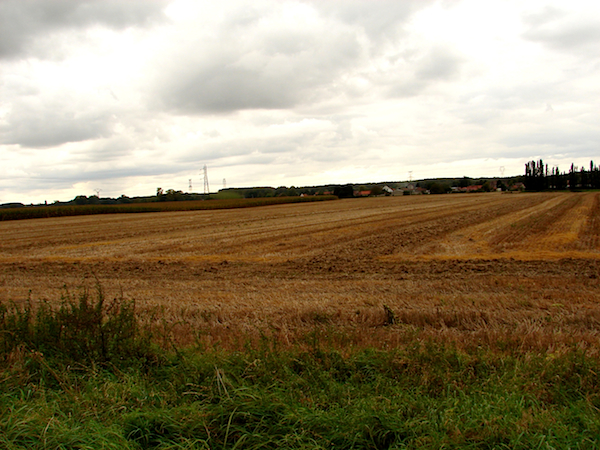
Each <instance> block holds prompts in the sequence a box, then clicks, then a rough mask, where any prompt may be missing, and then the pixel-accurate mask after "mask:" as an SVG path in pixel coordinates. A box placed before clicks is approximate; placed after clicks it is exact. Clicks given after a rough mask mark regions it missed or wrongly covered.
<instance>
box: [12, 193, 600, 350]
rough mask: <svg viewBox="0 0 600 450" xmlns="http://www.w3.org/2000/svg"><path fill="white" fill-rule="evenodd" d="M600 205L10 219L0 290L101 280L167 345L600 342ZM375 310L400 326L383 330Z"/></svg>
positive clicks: (493, 201) (428, 200) (444, 203)
mask: <svg viewBox="0 0 600 450" xmlns="http://www.w3.org/2000/svg"><path fill="white" fill-rule="evenodd" d="M599 208H600V206H599V197H598V195H597V194H595V193H579V194H573V193H555V194H519V195H499V194H498V195H496V194H492V195H485V194H482V195H466V196H465V195H462V196H461V195H456V196H430V197H425V196H423V197H400V198H373V199H356V200H345V201H337V202H320V203H316V204H312V203H311V204H294V205H278V206H270V207H265V208H256V209H243V210H218V211H192V212H189V211H186V212H169V213H160V214H144V215H135V214H122V215H102V216H85V217H65V218H52V219H39V220H30V221H19V222H5V223H0V234H1V235H2V236H3V239H2V244H1V245H2V247H1V250H0V280H1V284H0V295H1V298H3V299H5V300H7V299H11V300H13V301H16V302H22V301H24V300H25V299H26V298H28V297H29V296H31V297H32V298H34V299H44V300H48V301H50V302H58V301H59V300H60V298H61V296H63V295H64V294H65V291H64V287H65V286H67V288H68V289H71V290H76V289H77V288H78V287H79V286H87V287H93V286H94V284H96V283H99V284H100V285H101V286H102V288H103V289H104V290H105V293H106V294H107V296H109V297H115V296H119V295H121V292H122V294H123V295H124V296H125V297H126V298H129V299H133V300H135V301H136V303H137V306H138V308H139V309H140V311H144V310H155V309H156V308H160V309H161V310H162V311H163V313H164V314H165V315H166V317H168V320H169V321H171V322H172V323H173V338H174V339H176V340H180V341H181V340H183V341H186V342H187V341H189V340H190V339H203V340H205V341H206V342H207V343H216V342H219V343H220V345H223V346H227V345H230V344H231V345H233V343H234V342H237V341H239V338H240V337H241V336H244V337H252V335H255V334H256V335H258V334H260V333H264V332H266V331H268V332H269V333H272V334H275V335H277V339H279V340H281V341H282V342H284V343H293V342H294V340H295V338H296V337H298V336H300V335H302V334H303V333H305V332H306V331H309V330H311V329H312V328H313V327H314V326H315V324H316V325H321V324H322V323H326V324H328V325H330V326H332V327H334V328H336V327H337V328H341V329H344V330H345V331H346V332H349V333H350V334H353V335H356V337H355V341H353V345H358V346H363V345H375V344H378V345H383V344H385V345H392V346H393V345H398V344H399V343H402V342H403V341H404V340H405V339H408V338H409V337H410V339H413V338H414V336H415V334H417V335H426V336H433V337H440V338H442V339H452V340H455V341H457V342H460V343H462V344H464V345H476V344H477V345H479V344H478V343H479V342H480V341H482V340H483V342H488V343H489V345H494V342H496V340H497V337H498V336H500V335H502V336H503V337H502V340H503V341H504V340H508V341H511V342H512V344H511V345H518V346H525V347H527V346H534V347H541V348H545V349H553V348H555V347H557V346H558V347H560V346H561V345H567V344H570V343H573V342H578V343H579V345H581V346H588V345H589V346H591V347H592V348H593V349H594V351H596V350H597V347H598V344H597V342H598V334H597V333H598V331H597V330H598V325H599V321H600V310H599V309H598V304H597V302H598V301H599V300H600V299H599V296H598V294H599V291H598V283H599V281H598V278H597V276H598V262H599V261H598V259H599V258H600V240H599V236H600V222H599V214H598V213H599ZM30 290H31V293H30V292H29V291H30ZM383 305H387V306H388V307H389V308H391V310H392V311H394V313H395V314H396V320H397V324H396V325H395V326H393V327H379V326H378V324H381V323H383V322H384V321H385V317H386V315H385V314H386V313H385V311H384V308H383ZM193 330H196V331H195V332H194V331H193ZM198 330H201V335H198ZM194 333H196V335H194ZM513 341H514V342H513ZM462 344H461V345H462ZM503 345H504V344H503Z"/></svg>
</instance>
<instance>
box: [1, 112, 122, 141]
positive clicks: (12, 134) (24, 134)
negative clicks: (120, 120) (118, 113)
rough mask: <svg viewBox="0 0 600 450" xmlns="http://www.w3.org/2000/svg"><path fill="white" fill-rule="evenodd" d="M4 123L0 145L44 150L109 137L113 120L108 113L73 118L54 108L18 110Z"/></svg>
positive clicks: (72, 115)
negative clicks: (14, 145)
mask: <svg viewBox="0 0 600 450" xmlns="http://www.w3.org/2000/svg"><path fill="white" fill-rule="evenodd" d="M6 122H7V123H6V124H3V125H0V144H9V145H10V144H18V145H21V146H23V147H33V148H44V147H51V146H55V145H60V144H64V143H66V142H79V141H84V140H88V139H94V138H99V137H106V136H109V135H110V134H112V131H111V128H112V122H113V118H112V116H111V115H110V114H107V113H96V114H90V113H84V114H77V115H75V114H72V113H69V112H64V111H60V110H59V109H54V108H47V109H46V108H44V109H43V110H42V111H40V110H39V109H38V108H26V107H20V108H19V109H18V110H16V111H13V112H12V113H11V114H10V115H9V116H8V118H7V119H6Z"/></svg>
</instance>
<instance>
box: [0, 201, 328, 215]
mask: <svg viewBox="0 0 600 450" xmlns="http://www.w3.org/2000/svg"><path fill="white" fill-rule="evenodd" d="M334 199H336V200H337V197H335V196H333V195H318V196H307V197H261V198H235V199H212V200H194V201H175V202H146V203H123V204H114V205H104V204H98V205H50V206H35V207H34V206H31V207H22V208H0V221H5V220H25V219H40V218H50V217H68V216H90V215H97V214H130V213H149V212H170V211H205V210H211V209H235V208H252V207H256V206H267V205H281V204H284V203H307V202H318V201H323V200H334Z"/></svg>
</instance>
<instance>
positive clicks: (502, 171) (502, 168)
mask: <svg viewBox="0 0 600 450" xmlns="http://www.w3.org/2000/svg"><path fill="white" fill-rule="evenodd" d="M504 170H505V168H504V166H500V177H501V178H504Z"/></svg>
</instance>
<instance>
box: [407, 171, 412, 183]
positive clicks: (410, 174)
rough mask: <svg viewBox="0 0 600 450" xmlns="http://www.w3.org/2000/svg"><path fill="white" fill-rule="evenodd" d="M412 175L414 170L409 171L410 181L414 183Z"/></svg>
mask: <svg viewBox="0 0 600 450" xmlns="http://www.w3.org/2000/svg"><path fill="white" fill-rule="evenodd" d="M412 173H413V171H412V170H409V171H408V181H412Z"/></svg>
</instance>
